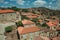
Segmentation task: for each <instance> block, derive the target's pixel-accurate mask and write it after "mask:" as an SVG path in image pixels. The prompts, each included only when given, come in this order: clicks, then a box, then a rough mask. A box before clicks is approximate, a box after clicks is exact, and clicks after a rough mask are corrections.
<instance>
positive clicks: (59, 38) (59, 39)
mask: <svg viewBox="0 0 60 40" xmlns="http://www.w3.org/2000/svg"><path fill="white" fill-rule="evenodd" d="M52 40H60V37H54V38H52Z"/></svg>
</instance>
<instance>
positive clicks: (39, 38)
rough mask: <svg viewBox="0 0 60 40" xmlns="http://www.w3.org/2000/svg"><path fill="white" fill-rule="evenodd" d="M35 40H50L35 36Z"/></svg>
mask: <svg viewBox="0 0 60 40" xmlns="http://www.w3.org/2000/svg"><path fill="white" fill-rule="evenodd" d="M35 40H50V38H49V37H46V36H37V37H35Z"/></svg>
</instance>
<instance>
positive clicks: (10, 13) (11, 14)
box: [0, 9, 21, 21]
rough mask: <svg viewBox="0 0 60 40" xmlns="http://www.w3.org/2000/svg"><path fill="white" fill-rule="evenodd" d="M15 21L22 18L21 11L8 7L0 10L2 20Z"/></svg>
mask: <svg viewBox="0 0 60 40" xmlns="http://www.w3.org/2000/svg"><path fill="white" fill-rule="evenodd" d="M1 20H3V21H15V20H21V16H20V14H19V12H15V11H14V10H10V9H6V10H0V21H1Z"/></svg>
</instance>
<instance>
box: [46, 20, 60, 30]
mask: <svg viewBox="0 0 60 40" xmlns="http://www.w3.org/2000/svg"><path fill="white" fill-rule="evenodd" d="M46 24H47V25H48V26H49V27H50V29H51V30H56V28H57V27H58V24H59V21H58V20H49V21H48V22H46Z"/></svg>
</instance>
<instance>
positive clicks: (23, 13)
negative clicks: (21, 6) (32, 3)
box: [22, 12, 33, 16]
mask: <svg viewBox="0 0 60 40" xmlns="http://www.w3.org/2000/svg"><path fill="white" fill-rule="evenodd" d="M32 14H33V13H30V12H27V13H25V12H22V15H26V16H27V15H32Z"/></svg>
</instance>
